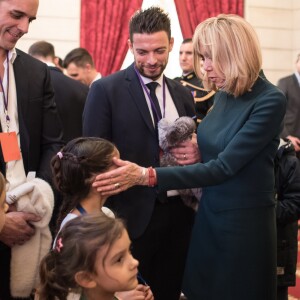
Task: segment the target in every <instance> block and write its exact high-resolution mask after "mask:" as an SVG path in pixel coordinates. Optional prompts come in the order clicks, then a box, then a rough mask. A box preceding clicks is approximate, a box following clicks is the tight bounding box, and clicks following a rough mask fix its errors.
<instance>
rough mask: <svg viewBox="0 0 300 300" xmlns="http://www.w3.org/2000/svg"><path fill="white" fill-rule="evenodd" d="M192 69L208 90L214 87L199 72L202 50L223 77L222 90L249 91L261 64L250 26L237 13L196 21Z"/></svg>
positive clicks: (240, 93)
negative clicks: (200, 21) (197, 22)
mask: <svg viewBox="0 0 300 300" xmlns="http://www.w3.org/2000/svg"><path fill="white" fill-rule="evenodd" d="M193 46H194V69H195V72H196V74H197V76H198V77H200V78H202V80H203V84H204V86H205V87H206V88H208V89H210V90H211V89H214V90H216V86H215V85H214V83H213V82H211V81H210V80H209V79H208V78H207V76H206V73H205V72H204V73H203V72H201V61H202V59H203V56H202V55H203V53H201V51H200V47H201V48H202V51H205V52H206V53H207V54H208V55H209V56H210V58H211V59H212V65H213V68H214V70H215V71H216V72H217V73H219V74H222V75H223V76H224V78H225V82H224V86H223V87H222V90H224V91H225V92H227V93H230V94H233V95H234V96H235V97H237V96H240V95H242V94H244V93H245V92H247V91H248V90H250V88H251V87H252V85H253V84H254V82H255V81H256V79H257V78H258V75H259V72H260V70H261V65H262V56H261V49H260V44H259V40H258V37H257V35H256V33H255V31H254V29H253V28H252V26H251V25H250V24H249V23H248V22H246V21H245V20H244V19H243V18H241V17H239V16H237V15H225V14H221V15H218V16H217V17H213V18H209V19H207V20H205V21H203V22H202V23H200V24H199V25H198V26H197V28H196V30H195V33H194V36H193Z"/></svg>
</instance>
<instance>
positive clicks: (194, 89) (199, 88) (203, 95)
mask: <svg viewBox="0 0 300 300" xmlns="http://www.w3.org/2000/svg"><path fill="white" fill-rule="evenodd" d="M174 80H176V81H178V82H180V83H181V84H182V85H183V86H185V87H187V88H188V89H189V90H190V91H191V93H192V95H193V97H194V100H195V107H196V117H197V123H200V122H201V120H202V119H203V118H204V117H205V116H206V114H207V112H208V111H209V109H210V108H211V107H212V105H213V98H214V97H213V96H214V94H215V92H214V91H211V92H209V91H207V90H205V89H204V88H203V85H202V82H201V80H200V79H199V78H198V77H197V76H196V74H195V73H194V72H192V73H190V74H188V75H182V76H181V77H176V78H174Z"/></svg>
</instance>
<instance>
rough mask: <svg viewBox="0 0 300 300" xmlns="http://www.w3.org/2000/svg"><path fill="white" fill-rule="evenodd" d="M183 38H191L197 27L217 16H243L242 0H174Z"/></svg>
mask: <svg viewBox="0 0 300 300" xmlns="http://www.w3.org/2000/svg"><path fill="white" fill-rule="evenodd" d="M174 1H175V5H176V10H177V14H178V18H179V23H180V27H181V31H182V35H183V38H184V39H185V38H190V37H192V36H193V33H194V30H195V28H196V27H197V25H198V24H199V23H200V22H202V21H204V20H205V19H207V18H209V17H214V16H217V15H218V14H221V13H223V14H237V15H240V16H242V17H243V16H244V0H214V1H211V0H174Z"/></svg>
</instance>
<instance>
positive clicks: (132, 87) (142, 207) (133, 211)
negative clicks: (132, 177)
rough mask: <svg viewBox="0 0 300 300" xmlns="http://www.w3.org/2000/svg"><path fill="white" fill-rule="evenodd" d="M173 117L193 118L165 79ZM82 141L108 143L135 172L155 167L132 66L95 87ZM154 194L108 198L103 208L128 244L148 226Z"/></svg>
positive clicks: (186, 100)
mask: <svg viewBox="0 0 300 300" xmlns="http://www.w3.org/2000/svg"><path fill="white" fill-rule="evenodd" d="M166 83H167V85H168V88H169V91H170V93H171V96H172V98H173V101H174V103H175V106H176V108H177V111H178V114H179V116H183V115H188V116H194V115H195V108H194V101H193V97H192V95H191V93H190V92H189V91H187V89H186V88H184V87H183V86H181V85H180V84H179V83H178V82H175V81H174V80H170V79H168V78H167V79H166ZM83 135H84V136H98V137H102V138H106V139H108V140H110V141H112V142H113V143H114V144H115V145H116V147H117V148H118V149H119V151H120V154H121V158H122V159H124V160H129V161H132V162H135V163H137V164H139V165H141V166H145V167H149V166H153V167H155V166H159V144H158V138H157V135H156V132H155V130H154V127H153V123H152V119H151V115H150V112H149V108H148V106H147V102H146V99H145V96H144V93H143V89H142V87H141V84H140V82H139V80H138V77H137V75H136V73H135V71H134V68H133V65H131V66H130V67H128V68H127V69H125V70H123V71H120V72H117V73H115V74H113V75H110V76H108V77H105V78H102V79H100V80H98V81H96V82H95V83H94V84H93V85H92V87H91V88H90V92H89V95H88V98H87V101H86V105H85V109H84V113H83ZM156 196H157V192H156V190H155V189H153V188H148V187H141V186H138V187H134V188H131V189H129V190H128V191H126V192H123V193H121V194H119V195H117V196H114V197H111V198H110V199H109V200H108V201H107V202H106V204H105V205H108V206H109V207H111V208H112V209H113V210H114V211H115V212H116V213H117V214H118V215H119V216H121V217H123V218H125V220H126V221H127V227H128V230H129V233H130V236H131V238H137V237H139V236H140V235H142V234H143V232H144V230H145V229H146V226H147V224H148V223H149V221H150V218H151V215H152V211H153V207H154V203H155V199H156Z"/></svg>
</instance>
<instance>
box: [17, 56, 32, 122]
mask: <svg viewBox="0 0 300 300" xmlns="http://www.w3.org/2000/svg"><path fill="white" fill-rule="evenodd" d="M28 67H29V66H27V68H28ZM27 68H26V66H24V65H23V61H22V57H21V54H20V53H18V50H17V57H16V59H15V61H14V74H15V82H16V90H17V102H18V117H19V120H20V119H21V121H22V122H23V121H24V119H23V117H24V116H26V112H27V107H28V77H29V76H30V75H29V74H27V73H28V69H27Z"/></svg>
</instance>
